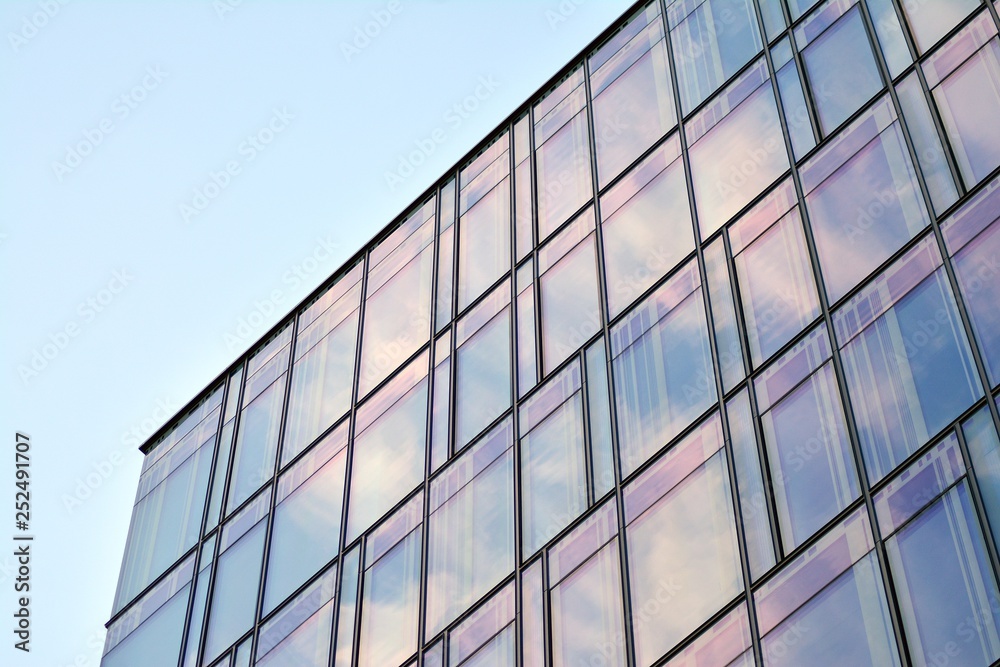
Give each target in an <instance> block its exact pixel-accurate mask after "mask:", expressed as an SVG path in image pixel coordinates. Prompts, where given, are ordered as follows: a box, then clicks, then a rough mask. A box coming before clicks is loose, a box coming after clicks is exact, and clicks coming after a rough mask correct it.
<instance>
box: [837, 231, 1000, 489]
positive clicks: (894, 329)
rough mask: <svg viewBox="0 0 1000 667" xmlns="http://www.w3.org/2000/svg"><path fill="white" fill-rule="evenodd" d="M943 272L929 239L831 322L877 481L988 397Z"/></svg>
mask: <svg viewBox="0 0 1000 667" xmlns="http://www.w3.org/2000/svg"><path fill="white" fill-rule="evenodd" d="M940 264H941V259H940V256H939V255H938V251H937V248H936V247H935V246H934V245H933V238H928V240H927V241H926V242H924V243H921V244H919V245H917V246H916V247H915V248H914V249H913V250H911V251H910V252H909V253H907V254H906V255H904V256H903V257H902V258H900V260H899V262H897V263H896V264H894V265H893V266H892V267H890V268H889V269H888V270H887V271H886V272H885V273H883V274H881V275H880V276H878V277H877V278H876V279H875V281H874V282H873V283H872V284H871V285H870V286H869V287H867V288H866V289H865V290H864V291H863V292H861V293H860V294H858V295H857V296H856V297H854V298H853V299H851V301H849V302H848V303H847V304H845V305H844V307H843V308H842V309H840V310H839V311H838V312H836V313H835V314H834V323H835V326H836V329H837V338H838V339H839V340H840V341H842V343H841V345H842V348H841V349H842V357H843V360H844V370H845V374H846V379H847V386H848V390H849V392H850V395H851V403H852V405H853V407H854V413H855V418H856V420H857V426H858V435H859V437H860V439H861V447H862V450H863V452H864V455H865V464H866V467H867V468H868V473H869V476H870V478H871V479H872V481H876V480H879V479H881V478H882V477H884V476H885V475H886V474H887V473H888V472H889V471H891V470H892V469H893V468H894V467H895V466H896V465H897V464H898V463H900V462H902V461H903V459H905V458H906V457H907V456H909V455H910V454H911V453H912V452H914V451H915V450H916V449H917V448H918V447H920V446H921V445H923V444H924V443H925V442H927V440H929V439H930V438H931V437H933V436H934V435H935V434H936V433H937V432H938V431H940V430H941V429H942V428H944V427H945V426H946V425H947V424H948V423H950V422H951V421H952V420H953V419H955V417H957V416H958V415H959V414H961V413H962V412H963V411H964V410H965V409H966V408H967V407H968V406H969V405H971V404H972V403H973V402H974V401H975V400H976V399H978V398H979V397H980V396H981V395H982V393H983V390H982V387H981V386H980V383H979V379H978V376H977V374H976V370H975V366H974V365H973V363H972V355H971V351H970V350H969V343H968V340H967V339H966V337H965V330H964V328H963V327H962V323H961V320H960V319H959V316H958V311H957V309H956V306H955V299H954V297H953V296H952V294H951V289H950V287H949V286H948V282H947V278H946V276H945V274H944V269H943V268H939V267H940ZM924 276H926V277H924Z"/></svg>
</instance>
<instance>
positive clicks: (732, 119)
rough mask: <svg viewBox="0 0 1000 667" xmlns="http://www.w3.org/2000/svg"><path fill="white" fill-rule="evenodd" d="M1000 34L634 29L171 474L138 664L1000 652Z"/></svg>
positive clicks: (259, 366) (158, 476)
mask: <svg viewBox="0 0 1000 667" xmlns="http://www.w3.org/2000/svg"><path fill="white" fill-rule="evenodd" d="M998 25H1000V19H998V17H997V7H996V4H994V3H989V4H987V3H985V2H979V1H977V0H923V1H922V2H899V1H898V0H826V1H823V0H662V1H661V0H657V1H654V2H643V3H639V4H637V5H635V6H634V7H633V8H632V9H631V10H630V11H629V12H628V13H627V14H626V15H624V16H623V17H622V18H621V20H620V21H618V22H617V23H616V24H614V25H613V26H611V27H609V29H608V30H607V31H606V32H605V34H604V35H602V36H601V37H600V38H599V39H598V40H596V41H595V42H594V43H593V44H591V45H590V46H589V47H588V48H587V49H586V50H585V51H584V52H583V53H581V54H580V56H579V57H578V58H576V59H575V60H574V61H573V62H572V63H570V65H568V66H567V67H566V68H565V70H564V71H563V72H561V73H560V74H559V75H558V76H557V77H555V78H554V79H553V80H552V81H551V82H550V83H549V84H547V85H546V86H545V87H544V88H543V89H542V90H541V91H540V92H539V93H538V94H537V95H536V96H535V97H533V98H532V99H530V100H528V101H527V102H526V103H525V104H524V105H523V106H522V107H521V108H519V109H518V110H517V111H516V112H515V113H514V114H512V115H511V117H510V118H509V119H508V121H507V122H505V123H504V124H503V125H501V126H500V127H499V128H497V130H496V131H495V132H493V133H492V134H491V135H490V137H489V138H488V139H487V140H486V141H484V142H483V144H482V145H481V146H480V147H478V148H477V149H476V150H475V151H474V152H472V153H470V155H468V156H467V158H465V159H463V161H462V162H461V163H460V164H458V165H456V166H455V167H454V168H453V169H451V170H449V171H448V173H446V174H445V175H444V176H442V178H441V179H440V180H439V182H438V183H437V184H435V186H434V187H433V188H432V189H431V190H430V191H428V192H427V193H425V195H424V196H422V197H421V198H420V199H419V200H418V201H417V202H415V204H414V206H412V207H411V208H410V209H409V210H408V211H407V212H406V214H405V215H403V216H400V218H399V219H398V220H396V221H395V222H394V223H393V224H392V225H390V226H389V227H388V228H386V229H385V230H384V231H383V232H381V233H380V234H379V235H378V236H377V237H376V239H374V240H373V241H372V242H371V243H370V244H368V245H367V246H366V247H365V248H363V249H362V250H361V251H359V253H358V254H357V255H356V256H355V257H354V258H353V259H352V260H351V261H350V262H349V263H348V264H347V265H345V266H344V267H343V268H342V269H341V270H339V271H338V272H337V273H336V274H335V275H334V276H333V277H332V278H331V279H330V280H329V281H328V282H327V283H325V284H324V285H323V286H322V287H321V288H320V289H318V290H317V291H316V293H314V294H313V295H312V296H311V297H310V298H309V299H308V300H307V301H306V302H304V303H303V304H302V305H301V306H300V307H298V308H296V310H295V311H294V312H293V313H291V314H290V315H289V316H288V317H287V318H285V319H284V320H283V321H282V322H281V323H280V324H279V325H277V326H276V327H275V328H274V330H273V331H272V332H270V333H269V334H268V335H267V336H265V337H264V338H263V339H262V340H261V341H260V342H259V343H257V344H256V345H254V347H253V348H252V349H251V350H249V351H248V352H247V353H246V354H245V355H243V356H242V357H241V358H240V359H238V360H237V361H236V362H235V363H234V364H233V365H232V366H231V367H229V368H227V369H226V371H225V372H224V373H223V374H222V375H221V376H220V377H219V378H218V380H217V381H215V382H214V383H213V384H212V385H211V386H210V387H209V388H208V389H207V390H206V391H205V392H203V394H202V395H200V396H198V397H197V398H196V399H195V400H194V401H192V402H191V403H190V405H189V406H188V407H187V408H186V409H185V410H184V412H183V413H182V414H180V415H179V416H178V418H176V419H174V420H173V421H171V423H170V424H168V426H167V427H165V428H164V429H163V430H162V431H161V432H160V433H158V434H157V435H156V436H155V437H154V439H152V440H150V441H149V442H148V443H147V444H145V445H144V446H143V452H144V454H145V461H144V464H143V468H142V472H141V475H140V478H139V488H138V492H137V494H136V501H135V505H134V509H133V518H132V525H131V528H130V532H129V536H128V540H127V542H126V547H125V555H124V559H123V563H122V568H121V575H120V578H119V584H118V590H117V594H116V596H115V600H114V608H113V610H112V618H111V620H110V622H109V623H108V635H107V640H106V644H105V653H104V658H103V661H102V664H103V665H105V666H106V667H132V666H134V665H156V666H158V667H159V666H162V667H216V666H220V665H223V666H225V667H250V666H251V665H266V666H267V667H285V666H288V667H298V666H300V665H302V666H312V665H317V666H321V667H355V666H357V667H410V666H414V667H424V666H427V667H460V666H468V667H504V666H508V665H510V666H515V665H524V666H525V667H563V666H566V667H590V666H602V665H611V666H619V665H620V666H623V667H651V666H653V665H669V666H672V667H731V666H740V667H748V666H751V665H758V666H761V667H763V666H785V665H787V666H789V667H799V666H802V665H809V666H813V665H851V666H855V665H871V666H872V667H886V666H891V665H900V666H902V665H921V666H923V665H926V666H929V667H942V666H944V665H949V666H952V665H963V666H974V667H987V666H988V665H992V664H994V663H996V662H997V661H998V660H1000V555H998V554H1000V435H998V433H1000V431H998V426H1000V413H998V410H997V396H998V394H1000V260H998V256H1000V130H998V128H1000V122H998V120H997V119H998V118H1000V36H998Z"/></svg>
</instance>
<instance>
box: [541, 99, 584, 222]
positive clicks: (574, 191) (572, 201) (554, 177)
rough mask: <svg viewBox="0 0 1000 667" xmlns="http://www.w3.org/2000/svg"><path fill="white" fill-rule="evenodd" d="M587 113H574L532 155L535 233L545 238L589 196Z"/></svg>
mask: <svg viewBox="0 0 1000 667" xmlns="http://www.w3.org/2000/svg"><path fill="white" fill-rule="evenodd" d="M587 132H588V124H587V114H586V113H584V112H582V111H581V112H580V113H578V114H577V115H576V116H575V117H574V118H573V120H571V121H569V122H568V123H566V124H565V125H564V126H563V127H562V129H560V130H559V131H558V132H556V134H555V135H553V136H552V138H550V139H549V140H548V141H546V142H545V143H544V144H542V145H541V146H540V147H539V148H538V149H537V150H536V152H535V164H536V165H537V168H538V232H539V235H540V237H539V238H540V239H544V238H546V237H547V236H548V235H549V234H551V233H552V232H553V231H555V229H556V227H558V226H559V225H560V224H562V223H563V222H565V221H566V219H567V218H568V217H569V216H570V215H572V214H573V213H574V212H576V211H577V210H579V208H580V207H581V206H583V205H584V204H585V203H586V202H587V200H588V199H590V197H591V195H592V193H593V182H592V180H591V175H590V141H589V138H588V137H587Z"/></svg>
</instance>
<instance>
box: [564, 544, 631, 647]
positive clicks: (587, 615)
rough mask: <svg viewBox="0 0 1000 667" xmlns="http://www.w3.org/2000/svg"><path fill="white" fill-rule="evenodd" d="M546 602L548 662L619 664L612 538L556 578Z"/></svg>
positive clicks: (621, 637) (618, 593)
mask: <svg viewBox="0 0 1000 667" xmlns="http://www.w3.org/2000/svg"><path fill="white" fill-rule="evenodd" d="M551 600H552V664H553V665H555V666H556V667H562V666H563V665H566V666H569V665H590V664H602V665H609V666H614V667H624V665H625V634H624V633H625V627H624V623H623V621H622V589H621V570H620V568H619V566H618V540H617V538H616V539H613V540H612V541H611V542H609V543H608V544H607V545H606V546H605V547H604V548H603V549H601V550H600V551H598V552H597V554H595V555H594V556H592V557H591V558H590V559H589V560H588V561H586V562H585V563H584V564H583V565H581V566H580V567H579V568H578V569H577V570H575V571H574V572H573V573H572V574H570V575H569V576H567V577H566V578H565V579H563V580H562V581H560V582H559V583H558V584H557V585H556V586H555V587H554V588H553V589H552V591H551Z"/></svg>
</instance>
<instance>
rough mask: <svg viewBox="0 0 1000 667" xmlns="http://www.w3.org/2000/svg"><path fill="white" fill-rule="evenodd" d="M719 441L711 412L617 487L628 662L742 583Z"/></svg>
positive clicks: (641, 659)
mask: <svg viewBox="0 0 1000 667" xmlns="http://www.w3.org/2000/svg"><path fill="white" fill-rule="evenodd" d="M722 445H723V439H722V422H721V420H720V419H719V416H718V414H715V415H713V416H712V417H711V418H709V420H708V421H706V422H705V423H704V424H702V425H701V426H700V427H699V428H698V429H696V430H695V431H694V432H693V433H692V434H691V435H689V436H687V437H686V438H685V439H684V440H682V441H681V442H679V443H678V444H676V445H675V446H674V447H673V448H671V449H670V450H669V451H668V452H667V453H666V454H664V456H663V457H662V458H661V459H660V460H658V461H657V462H656V463H654V464H653V466H652V467H651V468H649V469H647V470H646V471H645V472H643V474H642V475H641V476H639V477H638V478H637V479H636V480H635V481H634V482H633V483H631V484H630V485H629V486H628V487H626V489H625V499H624V502H625V521H626V523H627V528H626V529H625V536H626V540H627V541H628V554H629V575H630V582H631V590H632V619H633V624H634V628H635V644H636V662H637V663H638V664H639V665H642V666H643V667H646V666H648V665H651V664H653V663H654V662H655V661H656V660H657V659H658V658H659V657H660V656H662V655H663V654H664V653H666V652H667V651H669V650H670V649H671V648H673V647H674V646H676V645H677V644H678V643H679V642H680V641H681V640H683V639H684V638H685V637H686V636H687V635H689V634H690V633H691V632H693V631H694V630H695V629H696V628H697V627H698V626H699V625H701V624H702V623H703V622H704V621H706V620H707V619H708V618H710V617H711V616H712V615H713V614H714V613H715V612H717V611H718V610H719V609H721V608H722V607H723V606H724V605H725V604H726V603H727V602H729V601H730V600H732V599H733V598H735V597H736V595H738V594H739V592H740V591H741V590H742V589H743V582H742V575H741V573H740V557H739V548H738V547H737V542H736V519H735V516H734V514H733V500H732V496H731V494H730V490H729V489H730V487H729V474H728V471H727V468H726V458H725V452H724V451H723V450H722Z"/></svg>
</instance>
